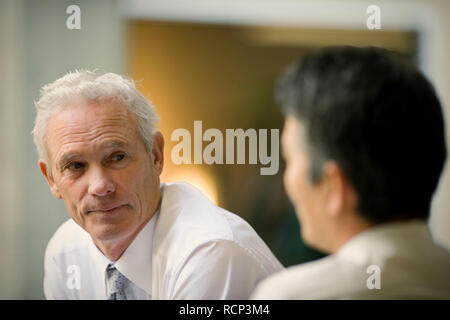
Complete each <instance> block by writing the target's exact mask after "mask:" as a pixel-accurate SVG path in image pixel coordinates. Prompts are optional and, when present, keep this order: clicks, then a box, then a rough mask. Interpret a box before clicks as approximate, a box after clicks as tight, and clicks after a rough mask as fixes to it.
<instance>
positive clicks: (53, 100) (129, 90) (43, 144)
mask: <svg viewBox="0 0 450 320" xmlns="http://www.w3.org/2000/svg"><path fill="white" fill-rule="evenodd" d="M79 98H82V99H85V100H88V101H99V100H105V99H118V100H119V101H120V102H121V103H122V104H123V105H124V107H126V108H127V109H128V110H129V111H130V112H131V113H132V114H134V115H135V116H136V122H137V123H136V125H137V130H138V132H139V134H140V136H141V138H142V140H143V142H144V144H145V148H146V150H147V152H148V153H149V154H151V150H152V142H153V135H154V133H155V132H156V124H157V122H158V120H159V117H158V115H157V114H156V112H155V110H154V109H155V108H154V106H153V105H152V103H151V102H150V101H148V100H147V99H146V98H145V97H144V96H143V95H142V93H140V92H139V91H138V90H137V89H136V86H135V83H134V81H133V80H131V79H128V78H125V77H123V76H120V75H118V74H115V73H103V72H100V71H98V70H94V71H89V70H76V71H75V72H69V73H68V74H66V75H65V76H63V77H61V78H59V79H58V80H56V81H55V82H53V83H50V84H48V85H45V86H44V87H43V88H42V90H41V93H40V97H39V100H38V101H37V102H35V106H36V110H37V113H36V119H35V124H34V129H33V136H34V143H35V144H36V148H37V150H38V153H39V157H40V158H42V159H44V160H45V161H46V162H47V163H48V160H49V158H48V150H47V134H46V130H47V126H48V122H49V120H50V118H51V117H52V116H53V115H55V114H56V113H57V112H59V111H61V110H62V109H63V108H64V107H66V106H67V105H69V104H70V102H72V101H74V100H76V99H79Z"/></svg>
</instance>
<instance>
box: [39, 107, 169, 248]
mask: <svg viewBox="0 0 450 320" xmlns="http://www.w3.org/2000/svg"><path fill="white" fill-rule="evenodd" d="M47 147H48V154H49V161H50V164H49V166H50V167H47V164H46V163H45V162H44V161H43V160H42V159H41V160H40V161H39V165H40V167H41V171H42V172H43V173H44V175H45V176H46V178H47V181H48V183H49V185H50V189H51V191H52V194H53V195H54V196H55V197H57V198H62V199H63V200H64V202H65V204H66V207H67V210H68V212H69V215H70V217H71V218H72V219H73V220H74V221H75V222H76V223H78V224H79V225H80V226H81V227H82V228H83V229H85V230H86V231H87V232H88V233H89V234H90V235H91V237H92V238H93V239H94V241H96V240H98V241H117V240H120V239H123V238H126V237H131V236H133V234H136V233H137V232H138V231H139V230H140V228H141V227H142V226H143V224H144V222H147V221H148V220H149V219H150V218H151V217H152V215H153V214H154V212H155V210H156V209H157V207H158V204H159V201H160V190H159V175H160V173H161V171H162V166H163V157H162V152H163V138H162V135H161V134H160V133H159V132H158V133H157V134H155V136H154V143H153V150H152V154H151V155H149V154H148V152H147V151H146V149H145V146H144V143H143V141H142V139H141V137H140V136H139V134H138V132H137V129H136V123H135V120H134V118H133V117H132V116H131V115H130V113H129V112H128V111H127V110H126V109H125V108H124V107H122V106H121V105H120V103H119V102H116V101H114V100H107V101H101V102H97V103H94V102H78V103H74V105H71V106H68V107H66V108H64V109H63V110H62V111H60V112H58V113H57V114H55V115H54V116H52V118H51V119H50V121H49V124H48V127H47Z"/></svg>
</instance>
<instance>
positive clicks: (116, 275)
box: [106, 264, 128, 300]
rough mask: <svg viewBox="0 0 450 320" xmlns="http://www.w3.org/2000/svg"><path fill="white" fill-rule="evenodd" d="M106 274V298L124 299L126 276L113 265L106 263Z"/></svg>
mask: <svg viewBox="0 0 450 320" xmlns="http://www.w3.org/2000/svg"><path fill="white" fill-rule="evenodd" d="M106 273H107V276H108V300H126V296H125V292H124V288H125V285H126V283H127V281H128V280H127V278H125V276H124V275H123V274H121V273H120V272H119V270H117V269H116V267H114V266H113V265H111V264H110V265H108V268H107V269H106Z"/></svg>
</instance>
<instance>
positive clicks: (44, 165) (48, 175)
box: [38, 159, 62, 199]
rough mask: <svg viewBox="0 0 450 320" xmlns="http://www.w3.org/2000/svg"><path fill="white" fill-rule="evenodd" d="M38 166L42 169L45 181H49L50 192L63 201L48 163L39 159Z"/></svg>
mask: <svg viewBox="0 0 450 320" xmlns="http://www.w3.org/2000/svg"><path fill="white" fill-rule="evenodd" d="M38 164H39V168H40V169H41V172H42V175H43V176H44V177H45V180H47V183H48V186H49V187H50V192H51V193H52V194H53V196H54V197H55V198H57V199H62V196H61V194H60V193H59V190H58V187H57V186H56V183H55V181H54V180H53V176H52V173H51V172H50V168H49V167H48V166H47V163H46V162H45V161H44V160H43V159H39V161H38Z"/></svg>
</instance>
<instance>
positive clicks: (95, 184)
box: [88, 168, 116, 197]
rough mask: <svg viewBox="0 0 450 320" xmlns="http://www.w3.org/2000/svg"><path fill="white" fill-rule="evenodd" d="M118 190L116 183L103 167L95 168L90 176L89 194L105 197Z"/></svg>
mask: <svg viewBox="0 0 450 320" xmlns="http://www.w3.org/2000/svg"><path fill="white" fill-rule="evenodd" d="M115 190H116V185H115V183H114V182H113V181H112V180H111V178H110V177H109V176H108V175H107V173H106V172H105V170H103V169H102V168H93V169H92V171H91V174H90V177H89V190H88V192H89V194H90V195H93V196H98V197H104V196H107V195H109V194H111V193H113V192H114V191H115Z"/></svg>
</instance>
